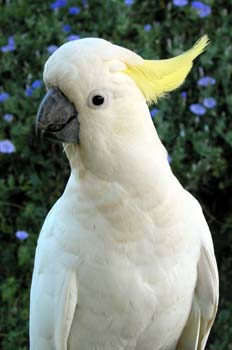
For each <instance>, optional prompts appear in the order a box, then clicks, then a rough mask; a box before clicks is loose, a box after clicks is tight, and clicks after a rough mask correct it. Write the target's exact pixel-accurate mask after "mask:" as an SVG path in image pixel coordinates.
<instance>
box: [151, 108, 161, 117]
mask: <svg viewBox="0 0 232 350" xmlns="http://www.w3.org/2000/svg"><path fill="white" fill-rule="evenodd" d="M150 113H151V117H152V118H154V117H155V116H156V114H157V113H159V109H158V108H153V109H152V110H151V111H150Z"/></svg>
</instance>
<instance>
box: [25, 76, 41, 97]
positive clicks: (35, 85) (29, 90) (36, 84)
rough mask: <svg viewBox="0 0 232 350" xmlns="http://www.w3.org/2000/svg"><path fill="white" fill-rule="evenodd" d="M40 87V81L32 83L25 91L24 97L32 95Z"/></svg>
mask: <svg viewBox="0 0 232 350" xmlns="http://www.w3.org/2000/svg"><path fill="white" fill-rule="evenodd" d="M41 86H42V81H41V80H40V79H36V80H35V81H33V83H32V84H31V86H30V85H28V86H27V87H26V89H25V95H26V96H29V97H30V96H31V95H32V94H33V91H34V90H35V89H39V88H40V87H41Z"/></svg>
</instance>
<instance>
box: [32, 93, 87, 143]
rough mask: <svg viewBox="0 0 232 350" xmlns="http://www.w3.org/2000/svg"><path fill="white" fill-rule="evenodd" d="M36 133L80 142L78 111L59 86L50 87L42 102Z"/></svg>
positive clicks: (51, 137)
mask: <svg viewBox="0 0 232 350" xmlns="http://www.w3.org/2000/svg"><path fill="white" fill-rule="evenodd" d="M35 127H36V133H37V134H40V135H41V137H46V138H47V139H49V140H52V141H56V142H67V143H79V141H80V140H79V122H78V112H77V110H76V108H75V106H74V105H73V104H72V103H71V102H70V101H69V99H68V98H67V97H66V96H65V95H64V94H63V93H62V92H61V91H60V90H59V89H58V88H57V87H54V88H50V89H49V90H48V92H47V93H46V95H45V96H44V98H43V100H42V102H41V103H40V106H39V109H38V112H37V116H36V123H35Z"/></svg>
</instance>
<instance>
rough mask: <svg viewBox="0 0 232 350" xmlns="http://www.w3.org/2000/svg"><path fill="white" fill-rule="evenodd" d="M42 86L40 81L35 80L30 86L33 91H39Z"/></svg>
mask: <svg viewBox="0 0 232 350" xmlns="http://www.w3.org/2000/svg"><path fill="white" fill-rule="evenodd" d="M41 86H42V81H41V80H40V79H37V80H35V81H33V83H32V84H31V88H32V89H33V90H34V89H39V88H40V87H41Z"/></svg>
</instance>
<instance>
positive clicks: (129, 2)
mask: <svg viewBox="0 0 232 350" xmlns="http://www.w3.org/2000/svg"><path fill="white" fill-rule="evenodd" d="M124 3H125V5H126V6H128V7H129V6H132V5H133V4H134V0H124Z"/></svg>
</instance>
